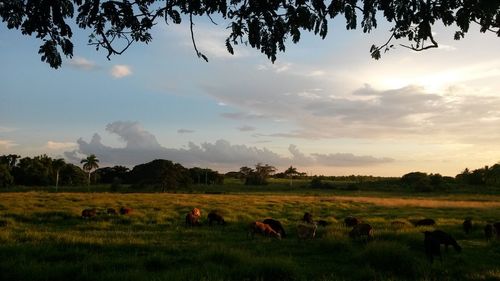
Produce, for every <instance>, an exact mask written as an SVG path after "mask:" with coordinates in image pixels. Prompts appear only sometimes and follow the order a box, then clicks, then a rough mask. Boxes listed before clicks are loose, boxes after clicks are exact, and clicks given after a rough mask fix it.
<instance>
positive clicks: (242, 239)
mask: <svg viewBox="0 0 500 281" xmlns="http://www.w3.org/2000/svg"><path fill="white" fill-rule="evenodd" d="M464 198H465V197H462V200H460V201H458V200H454V201H453V200H447V199H442V198H435V199H433V198H429V197H427V198H421V199H396V198H378V197H342V196H335V197H334V196H331V195H330V196H328V195H324V196H309V195H292V194H272V195H269V194H268V195H259V194H232V195H229V194H223V195H220V194H217V195H214V194H168V193H162V194H158V193H147V194H145V193H136V194H113V193H47V192H17V193H1V194H0V280H3V281H7V280H53V281H56V280H69V279H71V280H75V281H76V280H120V281H125V280H134V281H140V280H500V267H499V261H500V242H499V240H498V239H497V238H496V237H495V236H493V237H492V239H491V240H489V241H488V240H487V239H485V234H484V226H485V225H486V224H487V223H490V222H496V221H498V220H500V202H499V200H498V199H500V198H498V197H494V196H492V197H488V200H486V199H484V200H482V201H480V202H479V201H473V198H472V197H471V198H469V199H467V198H465V199H464ZM122 207H126V208H129V209H130V212H129V213H128V214H125V215H121V214H119V210H120V208H122ZM195 207H196V208H199V209H200V210H201V218H200V221H199V222H200V224H201V225H200V226H186V224H185V218H186V214H187V213H189V212H190V211H191V210H192V209H193V208H195ZM91 208H95V209H96V214H95V216H93V215H89V217H88V218H82V210H84V209H91ZM108 208H113V209H115V210H116V211H117V214H108ZM210 211H217V213H218V214H221V215H222V216H223V217H224V220H225V222H226V224H225V225H218V224H217V223H214V224H213V225H212V226H209V225H208V220H207V215H208V213H209V212H210ZM305 212H309V213H310V214H311V215H312V218H313V219H314V220H315V221H320V220H324V221H325V222H324V223H325V224H326V226H318V228H317V231H316V235H315V237H314V238H312V239H311V238H307V239H299V238H298V233H297V225H301V224H302V223H301V222H300V221H301V219H302V218H303V215H304V213H305ZM348 216H354V217H356V218H358V219H360V220H361V221H362V222H363V223H368V224H370V225H371V226H372V228H373V239H366V237H357V238H354V239H353V238H350V237H349V232H350V231H351V229H352V228H350V227H346V226H345V225H344V218H346V217H348ZM466 217H471V218H472V223H473V224H472V230H471V231H470V232H469V233H468V234H466V233H465V232H464V230H463V226H462V222H463V221H464V218H466ZM266 218H274V219H276V220H279V221H280V222H281V223H282V225H283V227H284V229H285V231H286V234H287V235H286V237H283V238H282V239H277V238H273V237H270V236H263V235H259V234H255V236H254V237H253V238H252V237H251V236H249V235H248V230H249V228H248V226H249V224H250V223H251V222H253V221H262V220H264V219H266ZM423 218H432V219H434V220H435V221H436V225H434V226H419V227H415V226H413V225H412V223H411V222H412V221H413V222H414V221H415V220H418V219H423ZM396 220H397V221H399V222H400V223H393V221H396ZM435 229H440V230H443V231H445V232H447V233H449V234H451V235H452V236H453V237H454V238H455V239H456V240H457V242H458V244H459V245H460V246H461V247H462V251H461V252H460V253H459V252H457V251H455V250H454V249H453V247H449V249H448V250H446V249H445V248H444V246H441V254H442V260H440V259H439V257H437V256H436V257H435V258H434V262H432V263H431V262H430V260H429V259H428V258H427V256H426V252H425V248H424V242H423V241H424V234H423V232H424V231H431V230H435ZM368 240H370V241H368Z"/></svg>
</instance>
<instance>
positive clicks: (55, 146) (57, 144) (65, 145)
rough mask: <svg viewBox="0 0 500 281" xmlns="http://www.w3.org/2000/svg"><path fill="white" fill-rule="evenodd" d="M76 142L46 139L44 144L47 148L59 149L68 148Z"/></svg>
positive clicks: (74, 145)
mask: <svg viewBox="0 0 500 281" xmlns="http://www.w3.org/2000/svg"><path fill="white" fill-rule="evenodd" d="M76 145H77V144H76V143H74V142H55V141H48V142H47V145H46V146H45V147H46V148H47V149H50V150H61V149H70V148H74V147H76Z"/></svg>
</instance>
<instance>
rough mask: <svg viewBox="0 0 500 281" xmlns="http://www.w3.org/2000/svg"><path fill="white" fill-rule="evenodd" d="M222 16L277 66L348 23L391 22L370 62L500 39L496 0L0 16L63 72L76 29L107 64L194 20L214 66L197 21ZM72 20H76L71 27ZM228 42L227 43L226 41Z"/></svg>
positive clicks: (182, 5)
mask: <svg viewBox="0 0 500 281" xmlns="http://www.w3.org/2000/svg"><path fill="white" fill-rule="evenodd" d="M201 16H203V17H208V18H209V19H210V20H212V17H213V16H215V17H219V18H222V20H223V26H224V27H223V28H226V29H227V30H228V33H229V34H228V36H227V38H226V40H225V45H226V48H227V51H228V52H229V53H231V54H233V53H234V50H233V45H238V44H247V45H249V46H251V47H252V48H255V49H258V50H260V51H261V52H262V53H263V54H265V55H266V56H267V57H268V58H269V59H270V60H271V61H273V62H274V61H275V60H276V55H277V53H278V52H284V51H285V49H286V45H287V44H289V42H290V41H291V42H293V43H298V42H299V41H300V39H301V36H302V32H304V31H307V32H313V33H314V34H317V35H319V36H320V37H321V38H325V37H326V36H327V33H328V25H329V24H328V23H329V21H334V20H336V19H338V18H339V17H343V18H344V19H345V23H346V24H345V29H347V30H354V29H356V28H357V27H359V26H361V28H362V31H363V32H364V33H369V32H371V31H372V30H373V29H376V28H377V27H378V22H379V21H380V20H385V21H386V22H387V24H384V25H383V26H384V28H387V29H388V30H389V34H388V36H387V37H388V40H387V42H386V43H384V44H382V45H380V46H376V45H372V47H371V49H370V53H371V56H372V57H373V58H375V59H379V58H380V56H381V54H382V53H384V52H386V51H388V50H390V49H392V48H394V47H395V43H394V42H393V41H395V40H398V39H406V40H407V41H409V43H406V44H399V46H402V47H404V48H408V49H411V50H415V51H422V50H426V49H429V48H436V47H438V43H437V40H436V39H435V37H434V36H435V33H434V32H433V30H432V28H433V26H434V25H435V24H438V23H439V24H442V25H444V26H452V25H453V26H454V29H455V30H456V31H455V34H454V38H455V39H456V40H459V39H461V38H463V37H464V36H465V34H466V33H467V32H468V31H469V30H470V26H471V24H477V25H478V26H479V28H480V31H481V32H487V31H491V32H494V33H496V34H497V35H500V20H499V18H500V1H498V0H470V1H469V0H467V1H458V0H440V1H429V0H427V1H425V0H418V1H417V0H413V1H409V0H363V1H361V0H348V1H340V0H331V1H321V0H302V1H297V0H268V1H247V0H231V1H227V0H212V1H200V0H190V1H186V0H171V1H154V0H136V1H114V0H101V1H97V0H96V1H91V0H86V1H83V0H58V1H41V0H23V1H21V0H5V1H1V2H0V17H1V19H2V22H4V23H5V25H6V26H7V28H9V29H20V30H21V33H22V34H24V35H29V36H36V38H39V39H40V40H42V45H41V46H40V48H39V50H38V53H39V54H40V55H41V59H42V61H45V62H47V63H49V64H50V66H51V67H54V68H58V67H59V66H61V64H62V59H61V52H62V54H64V55H65V56H67V57H72V56H73V42H72V41H71V40H72V36H73V31H72V28H74V27H77V28H81V29H88V30H91V31H90V35H89V42H88V43H89V45H91V46H93V47H95V48H96V50H99V49H104V50H106V51H107V57H108V59H109V58H110V56H112V55H120V54H122V53H123V52H125V51H126V50H127V49H128V48H129V47H130V45H131V44H133V43H134V42H143V43H146V44H147V43H149V42H150V41H151V40H152V39H153V37H152V35H151V29H152V28H153V26H155V25H156V24H158V23H159V22H163V21H164V22H165V23H166V24H172V23H173V24H180V23H181V22H182V21H183V20H187V19H189V26H190V29H189V30H190V34H191V38H192V42H193V48H194V51H195V53H196V55H197V56H198V57H200V58H203V59H204V60H206V61H208V58H207V57H206V56H205V55H204V54H203V53H202V52H200V51H199V50H198V48H197V46H196V43H195V34H194V28H193V27H194V20H195V19H196V18H197V17H201ZM70 19H75V22H74V23H73V24H71V23H69V21H70ZM221 43H222V42H221Z"/></svg>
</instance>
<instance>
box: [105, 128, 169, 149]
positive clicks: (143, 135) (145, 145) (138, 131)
mask: <svg viewBox="0 0 500 281" xmlns="http://www.w3.org/2000/svg"><path fill="white" fill-rule="evenodd" d="M106 131H108V132H110V133H112V134H116V135H118V136H120V138H121V139H122V140H123V141H125V142H126V144H127V145H126V148H128V149H157V148H160V147H161V146H160V144H159V143H158V141H157V140H156V137H155V136H154V135H153V134H151V133H150V132H148V131H146V130H144V128H143V127H142V126H141V125H140V124H139V123H138V122H131V121H116V122H113V123H110V124H108V125H106ZM96 142H99V143H100V139H98V140H96Z"/></svg>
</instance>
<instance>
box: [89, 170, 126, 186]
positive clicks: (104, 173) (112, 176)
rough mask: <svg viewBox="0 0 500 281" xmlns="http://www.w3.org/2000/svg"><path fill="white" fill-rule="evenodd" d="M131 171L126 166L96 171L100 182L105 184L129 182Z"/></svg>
mask: <svg viewBox="0 0 500 281" xmlns="http://www.w3.org/2000/svg"><path fill="white" fill-rule="evenodd" d="M129 172H130V169H129V168H127V167H125V166H119V165H117V166H113V167H104V168H99V169H97V170H95V171H94V174H95V175H96V177H97V178H98V182H100V183H105V184H112V183H124V182H125V181H126V180H127V177H128V174H129Z"/></svg>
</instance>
